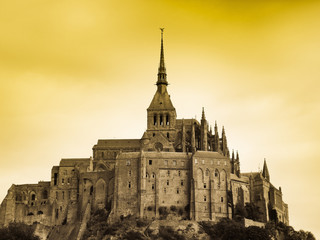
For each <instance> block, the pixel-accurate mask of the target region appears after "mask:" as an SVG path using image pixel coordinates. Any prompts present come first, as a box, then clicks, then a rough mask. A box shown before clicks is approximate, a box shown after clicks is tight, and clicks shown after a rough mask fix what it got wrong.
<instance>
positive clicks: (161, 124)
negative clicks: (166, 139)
mask: <svg viewBox="0 0 320 240" xmlns="http://www.w3.org/2000/svg"><path fill="white" fill-rule="evenodd" d="M160 126H163V116H162V114H161V115H160Z"/></svg>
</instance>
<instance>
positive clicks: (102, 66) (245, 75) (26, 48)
mask: <svg viewBox="0 0 320 240" xmlns="http://www.w3.org/2000/svg"><path fill="white" fill-rule="evenodd" d="M159 27H164V28H165V33H164V37H165V39H164V47H165V62H166V67H167V74H168V81H169V83H170V85H169V87H168V91H169V93H170V94H171V99H172V101H173V104H174V106H175V108H176V111H177V115H178V118H194V117H196V118H197V119H198V120H199V119H200V116H201V108H202V107H204V108H205V111H206V117H207V120H208V121H209V122H210V123H211V124H214V121H215V120H216V121H217V123H218V126H219V131H220V132H221V129H222V126H224V127H225V130H226V134H227V139H228V145H229V148H230V150H231V149H235V150H238V151H239V155H240V161H241V170H242V172H250V171H258V170H259V169H260V170H261V169H262V166H263V165H262V164H263V159H264V158H266V159H267V163H268V167H269V172H270V175H271V182H272V183H273V184H274V185H275V186H276V187H279V186H281V187H282V191H283V198H284V201H285V202H286V203H288V204H289V216H290V224H291V225H292V226H293V227H294V228H295V229H296V230H299V229H303V230H307V231H311V232H313V233H314V234H315V236H316V237H317V238H320V223H319V217H318V216H319V215H320V206H319V202H320V187H319V182H320V175H319V173H318V172H319V169H320V163H319V161H320V149H319V146H320V126H319V123H320V90H319V89H320V83H319V80H320V67H319V63H320V44H319V43H320V31H319V29H320V2H319V1H307V0H306V1H298V0H297V1H286V0H277V1H276V0H271V1H270V0H264V1H253V0H252V1H250V0H240V1H234V0H228V1H223V0H220V1H217V0H216V1H214V0H213V1H208V0H197V1H196V0H184V1H182V0H176V1H169V0H168V1H165V0H163V1H160V0H154V1H148V0H136V1H123V0H117V1H116V0H108V1H105V0H100V1H99V0H96V1H84V0H80V1H79V0H77V1H72V0H71V1H61V0H58V1H39V0H37V1H36V0H29V1H18V0H11V1H0V29H1V30H0V159H1V160H0V161H1V168H0V183H1V189H0V199H1V200H0V201H2V199H3V198H4V197H5V195H6V191H7V189H8V188H9V187H10V186H11V184H12V183H14V184H21V183H37V182H38V181H40V180H44V181H48V180H50V171H51V167H52V166H53V165H58V164H59V161H60V159H61V158H68V157H89V156H90V155H92V150H91V149H92V146H93V145H94V144H95V143H96V142H97V140H98V139H107V138H141V136H142V134H143V132H144V130H145V129H146V108H147V107H148V105H149V104H150V101H151V99H152V96H153V94H154V93H155V90H156V87H155V85H154V84H155V82H156V80H157V76H156V74H157V67H158V64H159V55H160V31H159Z"/></svg>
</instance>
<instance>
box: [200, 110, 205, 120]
mask: <svg viewBox="0 0 320 240" xmlns="http://www.w3.org/2000/svg"><path fill="white" fill-rule="evenodd" d="M201 119H203V120H205V119H206V115H205V114H204V107H202V116H201Z"/></svg>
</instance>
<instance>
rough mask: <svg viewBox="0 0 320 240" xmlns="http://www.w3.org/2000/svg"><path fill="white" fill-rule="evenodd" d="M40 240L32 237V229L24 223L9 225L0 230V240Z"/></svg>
mask: <svg viewBox="0 0 320 240" xmlns="http://www.w3.org/2000/svg"><path fill="white" fill-rule="evenodd" d="M15 239H23V240H40V239H39V237H38V236H35V235H34V228H33V227H32V226H29V225H26V224H24V223H10V224H9V226H8V227H5V228H1V229H0V240H15Z"/></svg>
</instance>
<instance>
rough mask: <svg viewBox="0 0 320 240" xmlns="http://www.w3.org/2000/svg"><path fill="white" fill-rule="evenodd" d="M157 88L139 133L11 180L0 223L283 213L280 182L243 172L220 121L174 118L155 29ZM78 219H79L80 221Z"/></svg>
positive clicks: (279, 216)
mask: <svg viewBox="0 0 320 240" xmlns="http://www.w3.org/2000/svg"><path fill="white" fill-rule="evenodd" d="M156 85H157V89H156V92H155V94H154V97H153V99H152V101H151V103H150V106H149V107H148V109H147V130H146V131H145V132H144V133H143V134H142V138H141V139H119V140H113V139H112V140H109V139H106V140H104V139H103V140H98V142H97V144H96V145H94V146H93V157H90V158H81V159H79V158H74V159H62V160H61V161H60V164H59V166H54V167H53V168H52V170H51V181H48V182H39V183H38V184H24V185H15V184H13V185H12V186H11V187H10V189H9V190H8V194H7V196H6V197H5V199H4V200H3V202H2V204H1V207H0V225H8V224H9V223H10V222H12V221H16V222H24V223H27V224H32V223H34V222H38V223H41V224H43V225H46V226H55V225H61V224H68V223H69V224H72V223H83V222H85V221H87V219H88V217H89V216H90V212H93V211H95V210H97V209H102V208H105V209H107V210H108V211H109V212H110V214H109V218H108V221H116V220H117V219H119V218H120V217H121V216H128V215H133V216H136V217H140V218H150V219H152V218H156V219H157V218H164V217H165V215H168V213H169V214H170V212H171V213H174V214H175V215H176V216H177V217H178V218H181V219H191V220H196V221H200V220H212V221H218V220H219V219H221V218H232V217H234V216H235V215H236V214H237V208H239V207H240V208H241V207H244V206H245V205H246V204H250V203H251V204H254V205H255V206H257V207H258V208H259V216H258V219H259V221H260V222H267V221H269V220H275V221H282V222H284V223H285V224H288V223H289V220H288V205H287V204H285V203H284V202H283V200H282V192H281V188H279V189H277V188H276V187H274V186H273V185H272V183H271V182H270V175H269V171H268V168H267V164H266V162H264V167H263V171H262V172H253V173H241V171H240V160H239V155H238V153H236V154H235V153H234V152H233V151H232V152H231V153H230V150H229V147H228V144H227V137H226V133H225V130H224V128H223V129H222V132H221V133H219V132H218V127H217V124H215V126H214V128H213V129H211V128H209V124H208V121H207V120H206V116H205V112H204V110H202V117H201V120H200V121H197V120H196V119H177V114H176V109H175V108H174V105H173V103H172V101H171V99H170V96H169V94H168V91H167V86H168V81H167V74H166V68H165V61H164V47H163V36H162V35H161V51H160V65H159V69H158V76H157V82H156ZM80 225H81V224H80Z"/></svg>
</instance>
